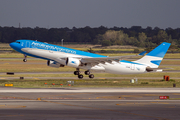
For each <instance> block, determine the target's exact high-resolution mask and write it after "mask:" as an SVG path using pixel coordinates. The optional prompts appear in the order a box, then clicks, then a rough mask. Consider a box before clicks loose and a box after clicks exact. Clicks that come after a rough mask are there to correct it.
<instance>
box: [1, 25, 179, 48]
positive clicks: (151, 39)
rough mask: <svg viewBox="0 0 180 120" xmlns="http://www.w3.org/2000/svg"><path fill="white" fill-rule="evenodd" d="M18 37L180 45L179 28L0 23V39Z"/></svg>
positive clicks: (57, 40)
mask: <svg viewBox="0 0 180 120" xmlns="http://www.w3.org/2000/svg"><path fill="white" fill-rule="evenodd" d="M18 39H31V40H38V41H42V42H49V43H60V42H61V40H62V39H64V43H65V44H68V43H69V44H72V43H76V44H101V45H102V46H110V45H132V46H137V47H146V48H151V47H155V46H157V45H159V44H160V43H161V42H170V43H172V46H171V48H174V49H177V48H179V46H180V28H177V29H172V28H167V29H160V28H158V27H155V28H152V27H147V28H142V27H141V26H132V27H131V28H123V27H113V28H107V27H104V26H100V27H97V28H91V27H89V26H86V27H84V28H76V27H73V28H72V29H69V28H50V29H47V28H39V27H35V28H30V27H24V28H15V27H0V42H1V43H10V42H13V41H15V40H18Z"/></svg>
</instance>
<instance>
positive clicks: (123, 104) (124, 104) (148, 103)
mask: <svg viewBox="0 0 180 120" xmlns="http://www.w3.org/2000/svg"><path fill="white" fill-rule="evenodd" d="M151 104H169V103H166V102H146V103H138V102H134V103H132V102H130V103H122V104H119V103H117V104H116V105H121V106H126V105H151Z"/></svg>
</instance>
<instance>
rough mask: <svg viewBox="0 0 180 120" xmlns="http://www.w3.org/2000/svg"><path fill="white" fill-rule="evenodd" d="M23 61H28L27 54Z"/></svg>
mask: <svg viewBox="0 0 180 120" xmlns="http://www.w3.org/2000/svg"><path fill="white" fill-rule="evenodd" d="M23 62H27V55H25V54H24V59H23Z"/></svg>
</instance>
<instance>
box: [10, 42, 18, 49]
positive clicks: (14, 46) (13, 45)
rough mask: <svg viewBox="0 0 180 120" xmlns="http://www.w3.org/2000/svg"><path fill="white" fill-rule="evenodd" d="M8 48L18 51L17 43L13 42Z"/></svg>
mask: <svg viewBox="0 0 180 120" xmlns="http://www.w3.org/2000/svg"><path fill="white" fill-rule="evenodd" d="M9 46H10V47H11V48H13V49H15V50H17V49H18V46H17V43H15V42H12V43H10V44H9Z"/></svg>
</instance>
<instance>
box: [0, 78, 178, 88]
mask: <svg viewBox="0 0 180 120" xmlns="http://www.w3.org/2000/svg"><path fill="white" fill-rule="evenodd" d="M67 81H74V85H72V87H118V88H119V87H122V88H129V87H133V88H134V87H140V88H151V87H158V88H159V87H160V88H165V87H173V84H174V83H175V84H176V87H180V80H176V81H175V82H171V81H169V82H168V81H162V80H156V81H153V80H138V82H137V83H134V84H133V83H130V80H127V79H123V80H112V79H106V80H102V79H91V80H53V79H50V80H46V79H44V80H11V81H5V80H1V81H0V86H4V85H5V84H13V85H14V87H21V88H50V87H51V88H53V87H59V88H60V87H62V86H61V85H60V84H63V87H68V86H67V85H68V82H67ZM44 83H47V85H45V84H44ZM52 83H55V84H56V85H55V86H53V85H52ZM142 83H148V84H142Z"/></svg>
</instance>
